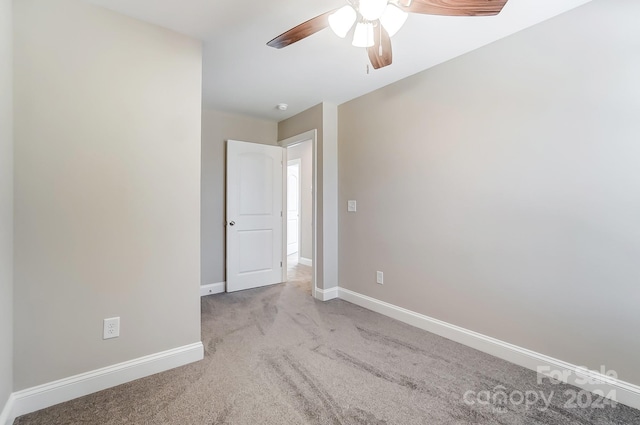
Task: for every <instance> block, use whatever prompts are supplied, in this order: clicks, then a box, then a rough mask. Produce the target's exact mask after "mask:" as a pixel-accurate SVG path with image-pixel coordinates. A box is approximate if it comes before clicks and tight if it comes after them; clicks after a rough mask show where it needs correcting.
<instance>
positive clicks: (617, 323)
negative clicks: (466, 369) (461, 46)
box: [339, 0, 640, 384]
mask: <svg viewBox="0 0 640 425" xmlns="http://www.w3.org/2000/svg"><path fill="white" fill-rule="evenodd" d="M638 22H640V2H637V1H631V0H606V1H605V0H595V1H594V2H592V3H589V4H587V5H585V6H583V7H580V8H578V9H575V10H573V11H571V12H568V13H566V14H564V15H561V16H559V17H557V18H554V19H552V20H550V21H547V22H545V23H542V24H540V25H537V26H535V27H532V28H530V29H527V30H525V31H523V32H521V33H518V34H516V35H513V36H511V37H509V38H507V39H504V40H501V41H498V42H496V43H494V44H492V45H489V46H487V47H484V48H482V49H480V50H477V51H475V52H472V53H469V54H466V55H464V56H462V57H460V58H457V59H455V60H452V61H450V62H448V63H445V64H443V65H440V66H438V67H435V68H433V69H431V70H427V71H425V72H422V73H420V74H417V75H415V76H412V77H410V78H407V79H405V80H402V81H400V82H398V83H395V84H392V85H390V86H387V87H385V88H383V89H380V90H378V91H375V92H373V93H370V94H368V95H366V96H363V97H361V98H358V99H355V100H353V101H351V102H348V103H346V104H343V105H342V106H340V108H339V165H340V166H339V175H340V204H339V205H340V209H339V211H340V260H341V261H340V268H339V269H340V275H339V277H340V286H341V287H345V288H348V289H351V290H354V291H357V292H359V293H362V294H366V295H368V296H372V297H374V298H377V299H380V300H383V301H386V302H389V303H392V304H395V305H398V306H401V307H404V308H407V309H410V310H413V311H416V312H420V313H423V314H425V315H428V316H431V317H435V318H437V319H441V320H444V321H446V322H449V323H453V324H455V325H459V326H462V327H465V328H468V329H471V330H474V331H477V332H480V333H483V334H486V335H490V336H492V337H496V338H499V339H501V340H504V341H508V342H510V343H513V344H517V345H519V346H522V347H526V348H529V349H532V350H535V351H537V352H540V353H544V354H547V355H550V356H552V357H555V358H558V359H562V360H564V361H568V362H571V363H573V364H577V365H584V366H587V367H589V368H594V369H599V367H600V365H605V366H606V367H607V368H608V369H614V370H616V371H617V372H618V374H619V377H620V378H621V379H623V380H626V381H629V382H632V383H635V384H640V368H639V367H638V353H640V338H638V337H637V332H638V329H639V328H640V315H639V314H638V300H640V285H639V284H638V283H639V282H640V267H639V266H638V264H639V262H638V259H639V258H640V220H639V219H638V218H639V217H640V166H638V158H640V143H639V140H640V138H639V135H640V119H639V113H640V78H638V76H640V56H639V54H638V53H639V52H640V43H639V40H640V25H638ZM348 199H356V200H357V201H358V212H357V213H355V214H353V213H347V212H346V205H347V200H348ZM376 270H381V271H384V273H385V284H384V285H377V284H376V283H375V272H376Z"/></svg>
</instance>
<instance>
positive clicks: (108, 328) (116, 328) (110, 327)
mask: <svg viewBox="0 0 640 425" xmlns="http://www.w3.org/2000/svg"><path fill="white" fill-rule="evenodd" d="M102 323H103V329H102V339H111V338H117V337H119V336H120V318H119V317H111V318H109V319H104V321H103V322H102Z"/></svg>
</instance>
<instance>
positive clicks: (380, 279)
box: [376, 272, 384, 285]
mask: <svg viewBox="0 0 640 425" xmlns="http://www.w3.org/2000/svg"><path fill="white" fill-rule="evenodd" d="M376 282H377V283H379V284H380V285H384V273H382V272H376Z"/></svg>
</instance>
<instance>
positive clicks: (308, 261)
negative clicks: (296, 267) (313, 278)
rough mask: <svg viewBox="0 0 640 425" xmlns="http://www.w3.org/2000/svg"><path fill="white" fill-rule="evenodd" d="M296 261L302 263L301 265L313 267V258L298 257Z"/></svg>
mask: <svg viewBox="0 0 640 425" xmlns="http://www.w3.org/2000/svg"><path fill="white" fill-rule="evenodd" d="M298 263H300V264H302V265H303V266H308V267H313V260H311V259H309V258H304V257H300V258H298Z"/></svg>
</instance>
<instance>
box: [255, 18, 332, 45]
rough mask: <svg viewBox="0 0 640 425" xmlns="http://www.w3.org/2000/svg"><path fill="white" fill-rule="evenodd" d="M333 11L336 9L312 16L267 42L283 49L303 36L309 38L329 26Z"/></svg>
mask: <svg viewBox="0 0 640 425" xmlns="http://www.w3.org/2000/svg"><path fill="white" fill-rule="evenodd" d="M333 12H335V10H330V11H328V12H327V13H323V14H322V15H319V16H316V17H315V18H311V19H309V20H308V21H306V22H303V23H301V24H300V25H298V26H295V27H293V28H291V29H290V30H289V31H286V32H284V33H282V34H280V35H279V36H277V37H276V38H274V39H273V40H271V41H269V42H268V43H267V46H270V47H275V48H276V49H282V48H283V47H287V46H288V45H290V44H293V43H295V42H297V41H300V40H302V39H303V38H307V37H309V36H310V35H312V34H315V33H317V32H318V31H320V30H323V29H325V28H326V27H328V26H329V15H331V14H332V13H333Z"/></svg>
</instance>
